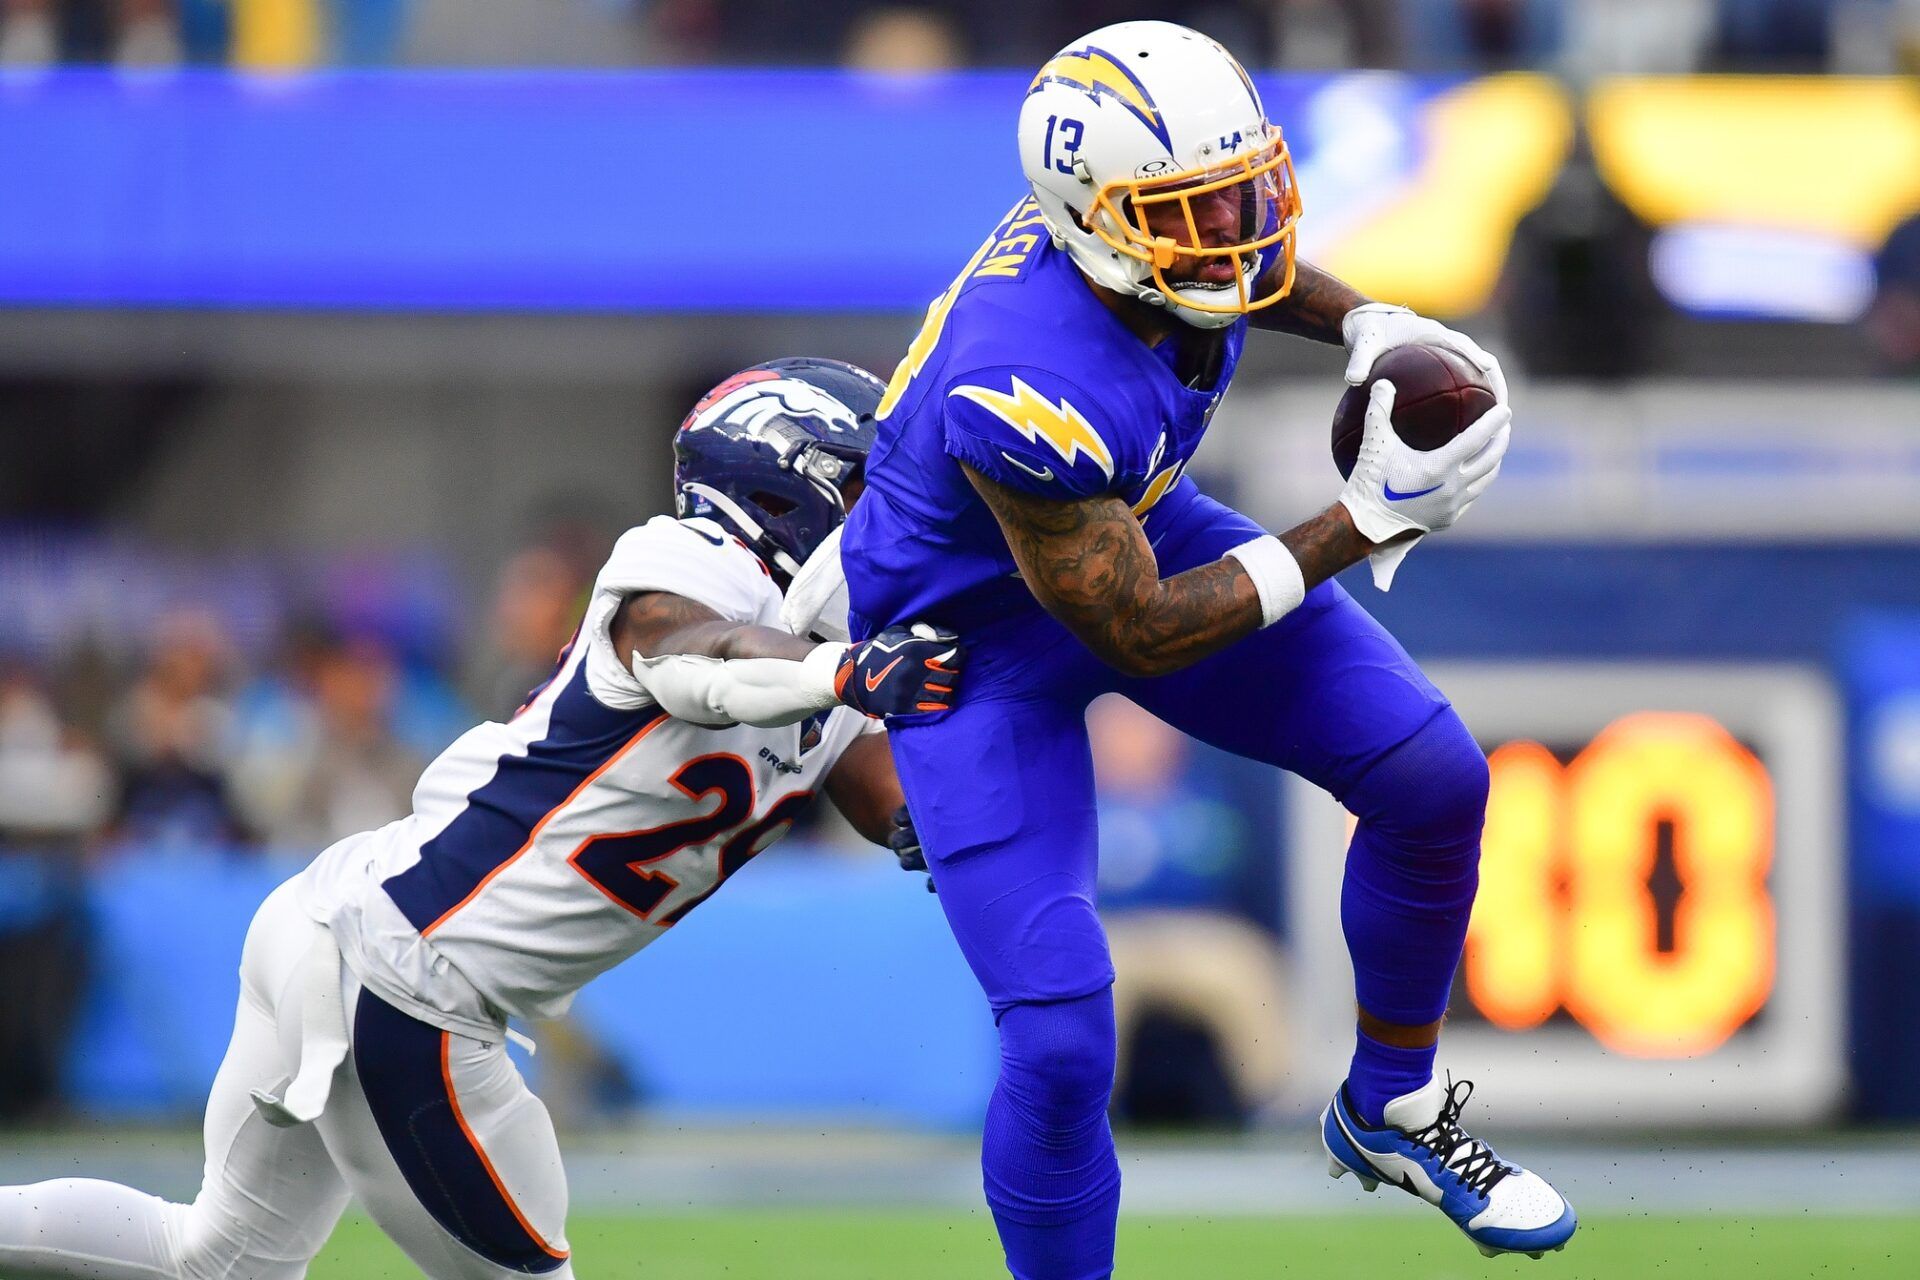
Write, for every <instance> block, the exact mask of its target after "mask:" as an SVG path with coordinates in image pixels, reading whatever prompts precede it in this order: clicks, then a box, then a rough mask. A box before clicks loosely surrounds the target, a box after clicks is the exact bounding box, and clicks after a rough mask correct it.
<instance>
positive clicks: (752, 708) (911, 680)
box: [608, 591, 963, 728]
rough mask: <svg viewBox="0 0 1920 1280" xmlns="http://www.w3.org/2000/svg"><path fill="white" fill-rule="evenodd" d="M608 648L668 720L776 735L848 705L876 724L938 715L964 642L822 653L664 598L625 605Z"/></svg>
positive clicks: (896, 630) (905, 641)
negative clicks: (902, 717) (898, 717)
mask: <svg viewBox="0 0 1920 1280" xmlns="http://www.w3.org/2000/svg"><path fill="white" fill-rule="evenodd" d="M608 638H609V639H610V640H611V641H612V644H613V652H614V653H615V654H616V655H618V656H619V660H620V661H621V662H622V663H623V664H624V665H627V666H628V667H629V669H630V670H631V672H632V674H633V677H634V679H635V680H637V681H639V683H640V684H641V686H642V687H643V688H644V689H645V690H646V692H647V693H648V694H649V695H650V696H651V697H652V698H653V699H654V701H656V702H657V703H659V705H660V706H661V707H662V708H664V709H665V710H666V712H667V713H668V714H669V715H672V716H674V717H675V718H676V719H680V720H686V721H689V722H691V723H693V724H706V725H725V724H751V725H757V726H760V727H762V728H772V727H774V726H777V725H783V724H794V723H797V722H798V721H801V720H804V719H806V718H807V717H808V716H810V715H813V714H814V713H815V712H819V711H825V710H827V709H829V708H831V707H834V706H836V705H839V704H842V703H844V704H845V705H847V706H850V707H852V708H853V709H854V710H856V711H859V712H861V713H862V714H865V715H869V716H873V717H875V718H880V717H884V716H892V715H906V714H927V713H936V714H937V713H939V712H943V711H947V710H950V709H951V708H952V706H953V702H954V698H955V696H956V694H955V691H956V687H957V685H958V682H959V676H960V668H961V665H962V659H963V654H962V651H961V646H960V640H959V637H958V636H956V635H954V634H953V633H951V632H945V631H940V630H938V629H936V628H933V627H928V626H924V625H922V626H914V627H890V628H888V629H887V630H885V631H882V632H881V633H880V634H879V635H877V636H874V637H872V638H871V639H868V640H865V641H862V642H860V643H858V644H840V643H837V642H834V641H827V642H825V643H816V642H814V641H812V640H804V639H801V638H800V637H798V636H794V635H790V634H788V633H787V632H785V631H780V630H776V629H774V628H771V627H761V626H755V625H753V624H751V623H742V622H735V621H732V620H730V619H728V618H724V617H722V616H721V615H720V614H718V613H716V612H714V611H713V610H711V609H709V608H707V607H706V606H705V605H703V604H700V603H698V602H696V601H693V600H689V599H687V598H686V597H684V596H679V595H674V594H672V593H670V592H664V591H643V592H638V593H636V594H635V595H634V596H633V597H632V598H630V599H628V600H627V601H625V602H624V603H623V604H622V605H621V607H620V610H619V612H618V613H617V614H616V615H615V616H614V619H613V622H612V624H611V626H610V628H609V637H608Z"/></svg>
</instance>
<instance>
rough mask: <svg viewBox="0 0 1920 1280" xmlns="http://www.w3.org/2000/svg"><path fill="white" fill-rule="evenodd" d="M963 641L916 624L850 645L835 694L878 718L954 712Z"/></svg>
mask: <svg viewBox="0 0 1920 1280" xmlns="http://www.w3.org/2000/svg"><path fill="white" fill-rule="evenodd" d="M961 661H962V655H961V649H960V637H959V635H958V634H956V633H955V632H952V631H947V630H945V629H943V628H940V627H933V626H929V625H927V624H926V623H924V622H916V623H914V624H913V625H912V626H911V627H888V628H887V629H886V630H885V631H882V632H881V633H880V634H879V635H877V636H875V637H873V639H871V640H867V641H864V642H862V643H860V644H856V645H849V646H848V647H847V652H846V655H845V656H844V657H842V658H841V659H840V666H839V669H838V670H837V671H835V672H834V676H833V692H834V696H835V697H837V698H839V699H840V701H842V702H844V703H846V704H847V705H848V706H850V707H852V708H853V709H854V710H856V711H860V712H864V713H865V714H867V715H870V716H873V717H875V718H876V719H877V718H880V717H883V716H904V715H913V714H916V713H920V712H929V711H951V710H953V695H954V689H955V686H956V685H958V684H959V682H960V666H961Z"/></svg>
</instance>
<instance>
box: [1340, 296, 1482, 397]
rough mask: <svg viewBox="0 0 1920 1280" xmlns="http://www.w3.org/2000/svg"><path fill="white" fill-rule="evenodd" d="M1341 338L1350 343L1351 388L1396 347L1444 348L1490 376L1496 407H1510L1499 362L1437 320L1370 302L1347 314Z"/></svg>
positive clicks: (1349, 382) (1348, 372)
mask: <svg viewBox="0 0 1920 1280" xmlns="http://www.w3.org/2000/svg"><path fill="white" fill-rule="evenodd" d="M1340 335H1341V337H1343V338H1345V339H1346V341H1347V351H1348V353H1349V354H1348V356H1347V382H1348V384H1349V385H1350V386H1355V387H1357V386H1359V385H1360V384H1361V383H1363V382H1365V381H1366V380H1367V375H1368V374H1369V373H1371V372H1372V371H1373V365H1374V362H1375V361H1377V360H1378V359H1379V358H1380V357H1381V356H1383V355H1385V354H1386V353H1387V352H1389V351H1391V350H1393V349H1394V348H1395V347H1412V346H1429V347H1445V348H1446V349H1447V350H1449V351H1453V352H1457V353H1458V354H1460V355H1461V356H1463V357H1465V359H1466V361H1467V363H1469V364H1471V365H1473V366H1474V367H1475V368H1476V369H1478V370H1480V372H1482V373H1484V374H1486V375H1487V382H1488V383H1489V384H1490V385H1491V386H1492V387H1493V400H1494V403H1495V404H1505V403H1507V376H1506V375H1505V374H1504V373H1502V372H1500V362H1499V361H1498V360H1496V359H1494V358H1493V356H1492V354H1491V353H1489V352H1488V351H1487V349H1486V348H1485V347H1482V346H1481V345H1480V344H1479V343H1477V342H1475V341H1474V340H1473V339H1472V338H1469V337H1468V336H1467V335H1466V334H1464V333H1458V332H1455V331H1454V330H1452V329H1449V328H1447V326H1445V325H1443V324H1441V323H1440V322H1439V321H1438V320H1429V319H1427V318H1426V317H1425V316H1423V315H1416V314H1415V313H1414V312H1411V311H1409V310H1407V309H1406V308H1405V307H1393V306H1388V305H1387V304H1386V303H1384V302H1369V303H1367V304H1365V305H1364V306H1358V307H1355V308H1354V309H1353V310H1351V311H1349V312H1347V317H1346V319H1344V320H1342V321H1341V322H1340Z"/></svg>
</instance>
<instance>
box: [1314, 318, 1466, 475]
mask: <svg viewBox="0 0 1920 1280" xmlns="http://www.w3.org/2000/svg"><path fill="white" fill-rule="evenodd" d="M1382 378H1385V379H1386V380H1387V381H1388V382H1391V383H1392V384H1393V391H1394V396H1393V430H1394V433H1395V434H1396V435H1398V436H1399V437H1400V438H1401V439H1402V440H1405V441H1406V442H1407V444H1408V445H1409V446H1410V447H1412V448H1415V449H1418V450H1420V451H1421V452H1423V453H1424V452H1426V451H1427V450H1429V449H1438V448H1439V447H1440V446H1441V445H1443V444H1445V443H1446V442H1447V441H1449V440H1451V439H1453V438H1454V437H1455V436H1457V435H1459V434H1460V433H1461V432H1462V431H1465V430H1466V429H1467V428H1468V427H1470V426H1472V425H1473V424H1474V423H1475V422H1477V421H1478V420H1479V418H1480V415H1481V414H1483V413H1485V412H1486V411H1487V410H1489V409H1491V408H1493V405H1494V399H1493V387H1492V385H1491V384H1490V383H1488V381H1487V379H1486V375H1485V374H1483V373H1481V372H1480V370H1479V369H1477V368H1475V367H1474V366H1473V365H1472V364H1470V363H1468V361H1467V359H1466V357H1465V356H1462V355H1459V354H1457V353H1455V352H1452V351H1449V350H1447V349H1446V348H1445V347H1395V348H1394V349H1393V350H1392V351H1389V352H1387V353H1386V354H1385V355H1383V356H1381V357H1380V358H1379V359H1378V360H1376V361H1374V364H1373V373H1372V374H1371V375H1370V376H1369V377H1368V378H1367V380H1366V381H1365V382H1364V383H1362V384H1361V385H1359V386H1357V387H1348V388H1347V394H1345V395H1343V396H1341V397H1340V407H1339V408H1338V409H1335V410H1334V411H1333V464H1334V465H1335V466H1337V467H1339V468H1340V474H1341V476H1342V477H1346V476H1349V475H1352V474H1353V464H1354V463H1355V462H1356V461H1357V460H1358V459H1359V457H1360V433H1361V431H1362V430H1364V429H1365V427H1366V421H1367V393H1368V392H1369V391H1371V390H1372V389H1373V384H1374V383H1375V382H1378V381H1379V380H1380V379H1382Z"/></svg>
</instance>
